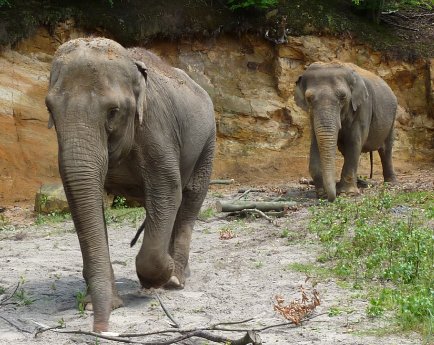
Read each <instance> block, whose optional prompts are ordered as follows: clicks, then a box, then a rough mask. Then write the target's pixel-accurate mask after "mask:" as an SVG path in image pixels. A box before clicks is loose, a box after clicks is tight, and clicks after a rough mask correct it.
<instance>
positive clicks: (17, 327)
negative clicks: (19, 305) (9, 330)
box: [0, 315, 32, 333]
mask: <svg viewBox="0 0 434 345" xmlns="http://www.w3.org/2000/svg"><path fill="white" fill-rule="evenodd" d="M0 319H2V320H4V321H6V322H7V323H8V324H10V325H11V326H12V327H15V328H16V329H17V330H19V331H20V332H23V333H32V332H31V331H28V330H27V329H24V328H21V327H20V326H19V325H17V324H16V323H15V322H13V321H11V320H9V319H7V318H5V317H4V316H1V315H0Z"/></svg>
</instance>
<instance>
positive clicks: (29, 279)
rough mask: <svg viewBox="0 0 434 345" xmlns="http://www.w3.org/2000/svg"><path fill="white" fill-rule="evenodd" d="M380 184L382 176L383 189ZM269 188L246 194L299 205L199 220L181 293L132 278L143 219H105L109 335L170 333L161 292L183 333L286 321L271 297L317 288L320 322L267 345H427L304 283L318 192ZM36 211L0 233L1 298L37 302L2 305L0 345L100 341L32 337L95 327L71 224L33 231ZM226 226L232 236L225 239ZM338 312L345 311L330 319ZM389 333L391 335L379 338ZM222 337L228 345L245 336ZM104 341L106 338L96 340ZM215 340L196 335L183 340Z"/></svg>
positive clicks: (273, 333)
mask: <svg viewBox="0 0 434 345" xmlns="http://www.w3.org/2000/svg"><path fill="white" fill-rule="evenodd" d="M398 173H399V176H398V177H399V179H400V180H401V181H405V182H402V183H401V184H400V188H401V187H402V188H407V189H430V190H432V189H433V188H434V186H433V182H434V181H433V176H434V168H433V167H432V165H428V166H425V167H423V168H421V169H417V170H412V172H411V174H410V173H409V172H408V171H406V170H405V169H399V170H398ZM377 176H379V175H377ZM374 182H375V181H374ZM379 182H380V179H379V177H378V179H377V181H376V183H377V185H378V183H379ZM243 187H252V186H241V185H231V186H212V187H210V191H209V193H208V196H207V199H206V201H205V204H204V206H203V209H204V210H205V209H207V208H208V207H214V205H215V202H216V201H217V200H233V199H236V198H238V197H239V196H240V193H238V189H239V188H243ZM255 187H258V186H255ZM374 188H375V187H374ZM265 189H266V192H265V193H250V194H249V195H248V198H250V199H261V198H268V199H269V198H275V197H279V196H281V195H282V193H283V194H285V195H286V196H290V197H291V199H292V200H295V201H297V202H298V204H297V207H295V208H294V209H291V210H290V211H289V213H288V214H287V215H286V216H285V217H282V218H278V220H277V225H273V224H271V223H269V222H268V221H267V220H266V219H264V218H258V219H252V218H240V217H235V216H227V215H226V214H223V213H217V212H214V213H213V214H212V215H211V217H210V218H208V219H206V220H198V221H197V223H196V228H195V231H194V236H193V241H192V247H191V256H190V267H191V277H190V278H189V279H188V280H187V284H186V286H185V288H184V289H183V290H178V291H170V290H164V289H158V290H154V291H151V290H141V289H140V286H139V283H138V280H137V277H136V273H135V255H136V253H137V251H138V248H137V247H134V248H130V246H129V243H130V241H131V239H132V238H133V236H134V234H135V232H136V229H137V226H138V225H139V222H140V220H138V219H137V220H136V221H132V220H131V219H130V220H125V221H124V222H121V223H109V225H108V228H109V239H110V251H111V259H112V262H113V268H114V271H115V276H116V281H117V287H118V289H119V292H120V294H121V296H122V298H123V300H124V302H125V306H124V307H123V308H120V309H117V310H114V311H113V313H112V314H111V318H110V330H111V331H113V332H122V333H126V332H128V333H143V332H149V331H155V330H163V329H170V328H171V326H170V320H169V318H168V317H167V316H166V314H165V313H164V312H163V310H162V308H161V306H160V303H159V302H158V300H157V299H156V293H158V295H159V296H160V298H161V300H162V301H163V304H164V306H165V307H166V309H168V310H169V311H170V313H171V314H172V315H173V317H174V318H175V319H176V320H177V322H178V323H179V324H180V325H181V326H182V328H184V329H185V328H194V327H203V326H207V325H210V324H214V323H217V322H229V321H240V320H244V319H247V318H255V319H254V320H253V321H250V322H248V323H245V324H239V325H236V326H235V327H236V328H241V327H242V328H245V329H252V328H260V327H263V326H268V325H275V324H279V323H282V322H284V321H285V320H284V319H283V318H282V316H280V315H279V314H278V313H276V311H275V310H274V308H273V306H274V303H275V296H276V295H280V296H282V297H283V298H284V299H285V302H290V301H291V300H293V299H300V298H301V294H300V286H302V285H303V286H305V288H306V290H307V292H308V295H309V296H310V292H311V290H312V282H314V283H315V284H316V286H315V289H316V290H317V291H318V293H319V295H320V299H321V305H320V306H318V307H317V309H316V310H315V311H314V313H313V315H316V317H315V318H313V319H312V320H309V321H306V322H304V323H303V324H302V325H301V326H298V327H293V326H285V327H278V328H270V329H268V330H266V331H262V332H260V336H261V338H262V342H263V344H300V345H301V344H318V345H325V344H348V345H356V344H357V345H359V344H366V345H371V344H379V343H381V344H383V345H398V344H400V345H407V344H408V345H410V344H413V345H414V344H422V341H421V339H420V337H419V336H418V335H415V334H399V333H393V332H392V333H390V332H389V333H388V332H385V330H387V329H389V328H390V327H391V326H390V324H389V323H388V321H387V319H385V318H380V319H374V320H373V319H369V318H368V317H367V316H366V313H365V309H366V306H367V304H368V302H367V301H366V300H365V299H363V297H361V295H362V294H360V292H359V291H354V290H351V289H345V288H343V287H341V286H340V284H338V283H337V282H336V281H335V280H334V279H332V278H323V279H320V278H318V277H310V278H309V279H308V281H307V282H306V279H307V277H306V275H305V274H303V273H298V272H295V271H293V270H291V269H289V268H288V265H289V264H291V263H314V262H315V259H316V256H317V254H318V252H319V246H318V242H317V241H316V239H315V237H314V235H312V234H310V233H309V232H308V230H307V224H308V219H309V210H308V207H309V206H310V205H313V204H314V203H315V202H316V199H315V197H314V196H315V195H314V191H313V189H312V187H311V186H308V185H306V184H301V183H298V182H294V183H292V184H285V185H274V186H269V185H268V186H265ZM30 210H31V207H30V206H27V208H26V207H24V208H23V207H15V208H14V207H12V208H8V209H6V210H4V212H3V215H4V217H7V218H8V219H9V220H10V225H9V226H7V227H5V228H4V229H3V230H1V231H0V262H1V265H0V286H1V287H6V288H7V289H6V291H5V292H4V293H3V294H2V295H0V300H4V299H5V298H6V297H7V296H8V295H9V294H10V293H12V291H13V289H14V287H15V286H16V285H17V283H18V282H19V281H20V280H21V281H24V285H23V286H22V288H23V289H24V291H25V294H26V295H27V296H28V297H29V298H31V299H32V300H33V302H32V303H30V304H29V305H26V306H19V305H17V304H15V303H14V304H10V303H9V302H13V301H14V300H9V301H6V302H2V303H0V344H17V345H18V344H33V343H35V344H41V345H45V344H50V345H51V344H97V343H98V342H97V341H96V340H95V338H94V337H90V336H84V335H76V334H58V333H53V332H50V331H47V332H44V333H42V334H39V335H38V337H36V338H35V337H34V333H35V332H36V330H37V328H38V325H37V324H36V323H35V322H37V323H39V324H43V325H47V326H56V325H58V324H59V321H60V320H63V321H62V322H64V323H65V325H66V330H77V329H82V330H90V329H91V324H92V312H87V311H86V312H84V314H83V315H80V313H79V311H78V309H77V306H76V294H77V292H79V291H83V290H84V288H85V286H84V281H83V279H82V275H81V265H82V261H81V253H80V249H79V244H78V240H77V236H76V234H75V233H74V228H73V224H72V222H71V221H64V222H62V223H56V224H51V225H35V224H34V219H35V218H34V215H33V214H32V212H31V211H30ZM136 223H137V224H136ZM225 229H226V230H230V231H231V232H232V233H233V234H234V235H235V237H233V238H231V239H226V240H224V239H221V238H220V237H221V233H222V231H223V230H225ZM284 229H287V230H288V232H287V237H282V236H281V235H282V233H283V231H284ZM20 289H21V288H20ZM20 289H19V290H20ZM333 307H338V308H339V309H340V310H342V311H344V312H343V313H342V314H340V315H338V316H329V315H328V312H329V311H330V309H331V308H333ZM384 333H386V334H387V335H383V336H381V334H384ZM224 334H225V335H226V336H229V337H231V338H232V339H236V338H240V337H241V336H242V335H243V333H224ZM169 336H173V335H166V336H165V337H166V339H167V337H169ZM139 339H140V341H150V340H152V339H155V338H150V337H147V338H139ZM160 339H161V338H160ZM137 340H138V339H137ZM99 343H100V344H104V343H110V341H108V340H99ZM211 343H212V342H210V341H208V342H207V341H206V340H205V339H200V338H194V339H191V340H187V341H184V342H181V344H198V345H199V344H201V345H202V344H203V345H205V344H211Z"/></svg>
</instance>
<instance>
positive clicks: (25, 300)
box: [13, 276, 35, 306]
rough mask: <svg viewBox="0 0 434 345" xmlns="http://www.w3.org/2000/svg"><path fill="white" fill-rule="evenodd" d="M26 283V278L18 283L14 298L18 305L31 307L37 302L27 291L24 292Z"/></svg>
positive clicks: (22, 278)
mask: <svg viewBox="0 0 434 345" xmlns="http://www.w3.org/2000/svg"><path fill="white" fill-rule="evenodd" d="M25 282H26V279H25V277H24V276H21V277H20V281H19V283H18V287H17V290H16V291H15V293H14V295H13V297H14V299H15V300H16V301H17V303H18V305H21V306H23V305H30V304H32V303H33V302H34V301H35V300H34V299H33V298H32V297H30V295H29V294H28V293H27V291H26V290H24V284H25Z"/></svg>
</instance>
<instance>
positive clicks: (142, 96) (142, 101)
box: [134, 61, 148, 124]
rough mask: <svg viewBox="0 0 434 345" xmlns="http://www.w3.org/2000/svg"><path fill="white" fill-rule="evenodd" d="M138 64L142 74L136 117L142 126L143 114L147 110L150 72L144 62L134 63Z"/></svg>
mask: <svg viewBox="0 0 434 345" xmlns="http://www.w3.org/2000/svg"><path fill="white" fill-rule="evenodd" d="M134 63H135V64H136V67H137V69H138V71H139V72H140V77H139V85H138V91H137V95H136V97H137V101H136V102H137V106H136V116H137V117H138V119H139V123H140V124H142V122H143V113H144V112H145V110H146V105H147V101H146V83H147V81H148V72H147V70H148V69H147V67H146V65H145V64H144V63H143V62H142V61H134Z"/></svg>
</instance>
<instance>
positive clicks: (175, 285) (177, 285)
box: [163, 276, 185, 290]
mask: <svg viewBox="0 0 434 345" xmlns="http://www.w3.org/2000/svg"><path fill="white" fill-rule="evenodd" d="M184 284H185V283H181V281H180V280H179V279H178V277H177V276H171V277H170V279H169V281H168V282H167V283H166V284H164V286H163V287H164V288H165V289H168V290H181V289H183V288H184Z"/></svg>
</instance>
